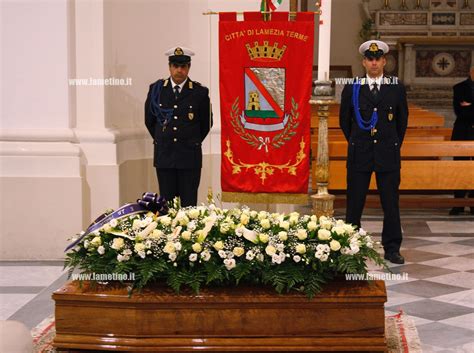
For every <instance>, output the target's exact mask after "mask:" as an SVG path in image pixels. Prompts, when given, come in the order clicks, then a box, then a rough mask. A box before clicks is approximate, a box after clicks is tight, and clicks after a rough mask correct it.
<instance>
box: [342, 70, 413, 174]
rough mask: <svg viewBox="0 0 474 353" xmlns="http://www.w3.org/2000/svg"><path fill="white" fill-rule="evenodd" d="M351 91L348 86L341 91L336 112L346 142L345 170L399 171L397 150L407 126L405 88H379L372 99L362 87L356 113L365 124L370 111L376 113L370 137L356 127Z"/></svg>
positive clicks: (397, 85)
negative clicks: (373, 130) (376, 119)
mask: <svg viewBox="0 0 474 353" xmlns="http://www.w3.org/2000/svg"><path fill="white" fill-rule="evenodd" d="M387 78H388V77H387ZM388 79H391V80H392V82H394V81H395V79H396V78H388ZM352 89H353V85H352V84H349V85H346V86H345V87H344V89H343V91H342V96H341V107H340V111H339V125H340V127H341V129H342V131H343V132H344V136H345V137H346V139H347V141H348V154H347V167H348V168H351V169H353V170H356V171H376V172H384V171H393V170H397V169H399V168H400V147H401V145H402V143H403V138H404V136H405V132H406V129H407V124H408V105H407V99H406V91H405V87H404V86H403V84H401V83H396V84H393V83H391V84H381V85H380V91H379V93H378V95H377V97H376V98H374V96H373V95H372V93H371V92H370V88H369V85H367V84H362V86H361V89H360V95H359V110H360V113H361V115H362V117H363V119H364V120H369V119H370V116H371V115H372V112H373V111H374V109H377V112H378V117H379V118H378V122H377V125H376V126H375V128H376V130H377V131H376V132H375V134H374V136H371V133H370V131H365V130H362V129H361V128H359V126H358V125H357V121H356V117H355V114H354V107H353V105H352ZM389 117H392V119H391V120H390V119H389Z"/></svg>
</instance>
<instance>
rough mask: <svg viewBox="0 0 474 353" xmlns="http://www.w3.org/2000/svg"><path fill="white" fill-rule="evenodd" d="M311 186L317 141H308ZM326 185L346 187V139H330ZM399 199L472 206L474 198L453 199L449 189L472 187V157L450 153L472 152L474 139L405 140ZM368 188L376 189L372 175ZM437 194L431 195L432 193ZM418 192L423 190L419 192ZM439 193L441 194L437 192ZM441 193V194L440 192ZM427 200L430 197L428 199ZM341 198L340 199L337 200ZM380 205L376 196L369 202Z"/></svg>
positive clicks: (407, 204) (405, 202) (422, 204)
mask: <svg viewBox="0 0 474 353" xmlns="http://www.w3.org/2000/svg"><path fill="white" fill-rule="evenodd" d="M311 149H312V151H313V158H312V159H313V161H312V188H313V191H314V192H315V191H316V190H317V181H316V156H317V143H316V142H313V143H312V145H311ZM329 156H330V162H329V173H330V177H329V185H328V188H329V189H330V190H332V191H334V192H336V193H337V192H339V193H341V192H345V190H346V160H345V159H346V157H347V142H346V141H330V142H329ZM401 156H402V162H401V163H402V169H401V184H400V191H401V193H407V194H409V196H404V197H403V198H402V199H401V200H402V201H401V205H402V206H403V207H428V206H430V207H443V206H444V207H452V206H474V198H471V199H454V198H453V197H452V196H450V195H446V194H451V192H452V190H474V161H472V160H461V161H458V160H456V161H454V160H452V159H451V158H450V157H453V156H466V157H469V156H474V141H419V140H418V141H416V140H406V141H405V142H404V144H403V146H402V150H401ZM370 190H376V183H375V175H374V176H373V177H372V180H371V183H370ZM433 192H434V193H435V194H438V195H435V196H433V195H431V194H432V193H433ZM420 193H423V194H421V195H420ZM439 194H441V195H439ZM443 194H444V195H443ZM427 200H429V201H427ZM339 202H340V201H339ZM371 205H372V206H374V205H375V206H376V207H378V206H380V205H379V203H378V199H377V198H375V199H373V200H372V202H369V203H368V206H369V207H370V206H371Z"/></svg>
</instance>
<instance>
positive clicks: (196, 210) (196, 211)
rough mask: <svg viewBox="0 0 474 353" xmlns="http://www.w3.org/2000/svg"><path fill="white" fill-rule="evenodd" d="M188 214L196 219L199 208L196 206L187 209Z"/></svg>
mask: <svg viewBox="0 0 474 353" xmlns="http://www.w3.org/2000/svg"><path fill="white" fill-rule="evenodd" d="M188 216H189V218H191V219H196V218H198V217H199V210H198V209H196V208H192V209H190V210H189V211H188Z"/></svg>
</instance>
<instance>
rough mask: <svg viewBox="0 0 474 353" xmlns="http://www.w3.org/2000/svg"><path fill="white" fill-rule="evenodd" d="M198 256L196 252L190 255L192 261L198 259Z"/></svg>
mask: <svg viewBox="0 0 474 353" xmlns="http://www.w3.org/2000/svg"><path fill="white" fill-rule="evenodd" d="M197 258H198V255H197V254H196V253H192V254H191V255H189V261H191V262H194V261H196V260H197Z"/></svg>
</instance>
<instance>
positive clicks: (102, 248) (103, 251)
mask: <svg viewBox="0 0 474 353" xmlns="http://www.w3.org/2000/svg"><path fill="white" fill-rule="evenodd" d="M97 252H98V253H99V254H100V255H104V254H105V248H104V247H103V246H102V245H101V246H99V247H98V248H97Z"/></svg>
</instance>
